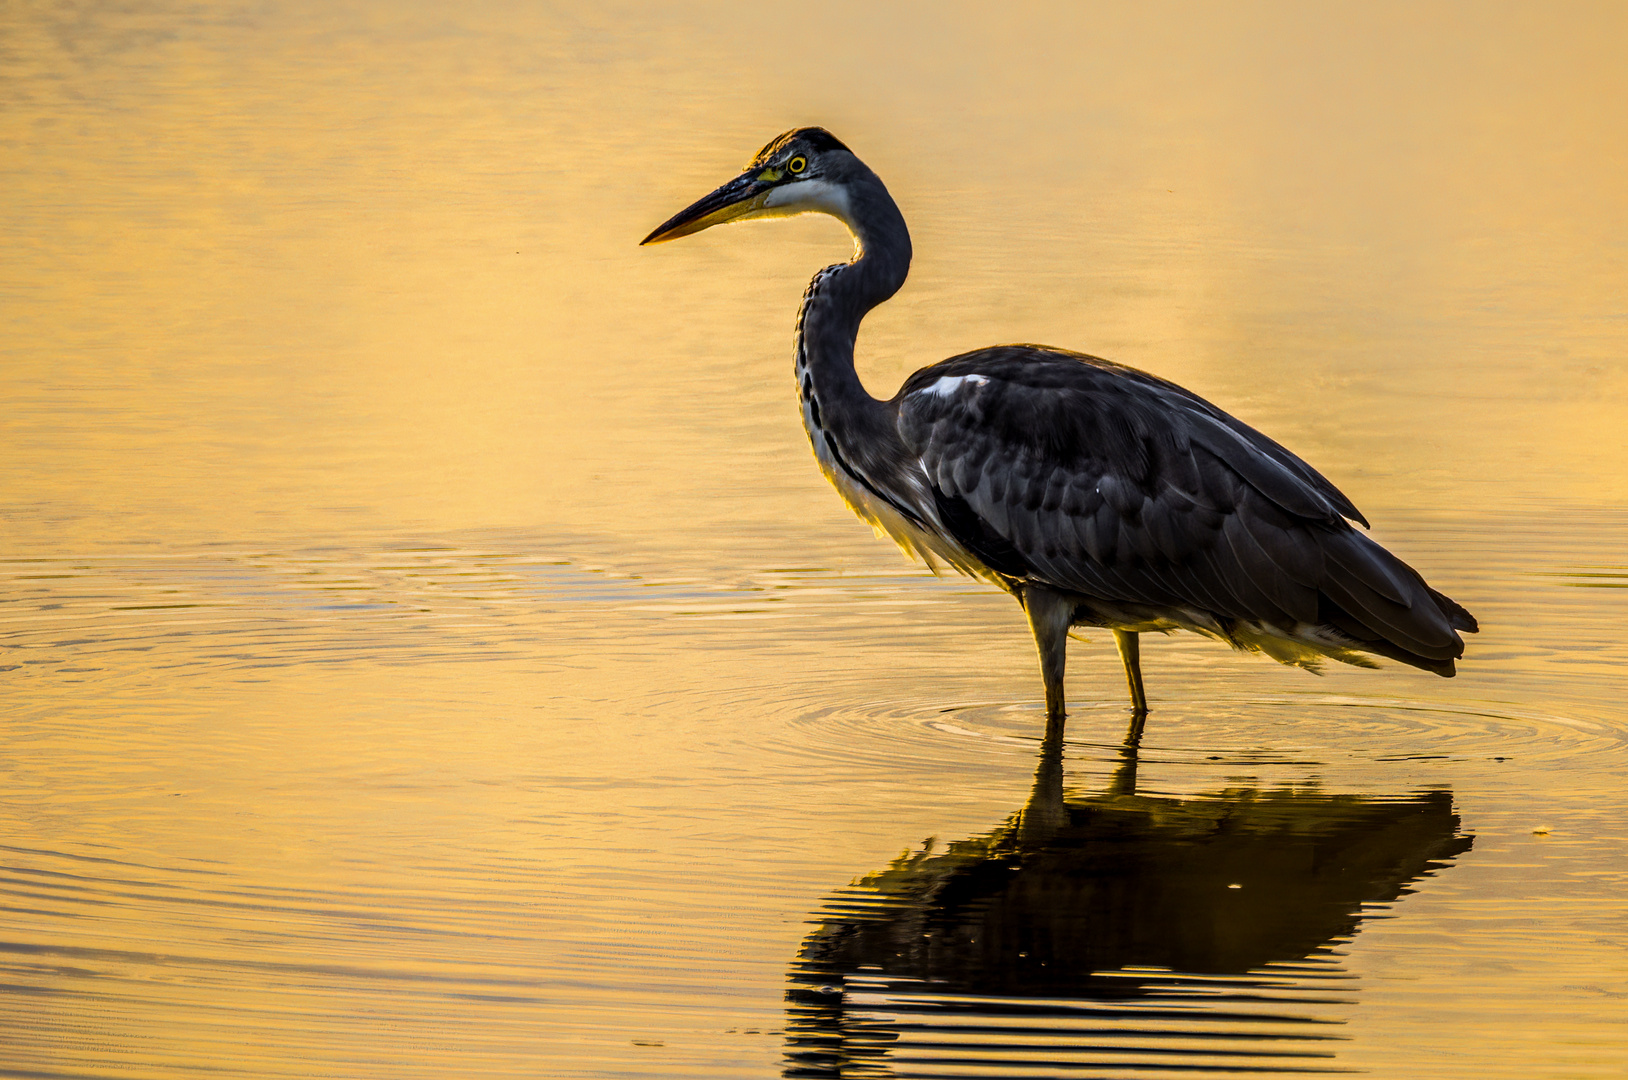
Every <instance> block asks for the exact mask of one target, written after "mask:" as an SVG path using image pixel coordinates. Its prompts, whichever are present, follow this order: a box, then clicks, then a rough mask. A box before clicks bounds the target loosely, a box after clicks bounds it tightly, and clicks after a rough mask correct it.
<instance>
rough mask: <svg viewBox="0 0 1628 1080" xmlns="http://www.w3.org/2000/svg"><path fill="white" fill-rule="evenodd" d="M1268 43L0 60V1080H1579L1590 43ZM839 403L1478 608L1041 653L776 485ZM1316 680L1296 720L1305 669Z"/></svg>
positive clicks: (488, 13)
mask: <svg viewBox="0 0 1628 1080" xmlns="http://www.w3.org/2000/svg"><path fill="white" fill-rule="evenodd" d="M1570 10H1571V14H1570V15H1569V16H1567V17H1558V16H1556V15H1555V14H1554V13H1552V12H1548V13H1542V14H1541V15H1540V14H1539V13H1537V12H1536V11H1535V9H1534V10H1533V11H1532V12H1531V13H1526V12H1523V11H1521V10H1518V9H1511V10H1501V9H1498V8H1495V7H1485V6H1482V7H1478V8H1477V11H1476V16H1475V19H1474V20H1473V22H1469V21H1466V18H1465V16H1464V12H1463V11H1462V10H1460V9H1457V8H1450V7H1441V8H1431V9H1418V8H1416V7H1414V6H1406V7H1395V8H1386V7H1383V6H1381V7H1378V8H1374V7H1371V6H1365V8H1364V10H1363V11H1362V12H1361V13H1360V14H1358V13H1356V12H1354V11H1353V12H1352V13H1349V14H1346V15H1323V16H1319V17H1316V18H1313V17H1311V16H1309V15H1307V14H1306V13H1305V12H1303V11H1302V10H1301V8H1299V7H1298V6H1294V5H1288V6H1281V7H1277V6H1261V7H1255V8H1245V7H1236V8H1230V9H1228V10H1227V11H1226V13H1225V15H1224V17H1223V15H1222V14H1220V13H1219V11H1218V12H1216V13H1209V14H1205V13H1199V12H1195V11H1194V10H1192V9H1189V8H1187V7H1185V6H1172V7H1169V8H1159V9H1144V10H1142V11H1141V12H1140V13H1138V14H1127V13H1126V12H1125V11H1123V10H1121V9H1120V7H1119V6H1117V5H1114V6H1102V7H1080V6H1078V5H1069V6H1067V7H1066V8H1060V9H1059V10H1057V11H1045V10H1040V9H1036V10H1034V11H1031V12H1030V13H1028V14H1026V15H1023V16H1020V17H1013V18H1006V19H1003V20H1001V21H1000V22H999V23H985V22H980V21H979V19H978V17H977V15H976V13H975V12H971V11H969V12H964V13H958V12H955V11H953V10H948V9H943V8H934V9H904V10H900V11H897V12H891V11H878V10H876V9H875V8H874V5H854V6H845V5H827V6H822V7H821V8H819V9H817V10H815V9H808V8H801V9H797V10H795V11H792V10H789V9H788V10H787V11H785V12H784V13H781V12H779V11H778V10H769V9H760V8H756V7H730V6H725V5H720V6H716V7H711V6H704V5H703V6H696V5H686V6H684V7H682V8H677V7H675V8H670V9H659V8H649V7H644V6H639V7H629V8H624V9H617V8H607V7H604V6H603V5H596V6H595V7H594V8H593V10H591V11H590V10H587V9H586V8H584V10H581V11H571V10H551V9H549V8H547V7H545V6H544V5H537V4H500V3H491V4H475V5H464V6H460V7H459V8H458V9H457V10H456V11H454V10H452V9H450V8H445V7H444V6H441V5H429V4H422V5H421V4H411V3H393V4H378V3H338V4H333V3H328V4H321V5H316V4H311V5H306V4H299V3H262V4H231V3H228V4H208V5H192V4H183V3H166V2H157V3H132V4H124V5H117V6H101V5H81V6H65V5H59V4H23V5H14V6H13V7H11V8H10V9H8V10H7V11H6V12H5V13H4V14H3V15H0V184H3V189H0V190H3V191H4V194H5V197H4V199H0V246H3V248H4V250H5V251H6V258H5V261H4V266H3V268H0V331H3V332H0V365H3V366H0V379H3V385H4V392H5V397H4V401H5V408H4V411H3V413H0V452H3V458H4V463H5V468H4V471H3V472H0V520H3V522H4V524H3V528H4V530H5V531H4V533H3V535H0V705H3V710H4V720H3V723H0V1076H18V1077H51V1078H70V1077H71V1078H82V1077H95V1078H108V1080H112V1078H119V1080H152V1078H166V1080H168V1078H178V1077H193V1076H201V1075H209V1076H221V1077H244V1078H251V1077H252V1078H271V1077H296V1076H331V1077H358V1078H360V1077H379V1078H398V1077H436V1078H440V1077H448V1076H458V1077H522V1076H524V1077H538V1076H548V1077H554V1076H558V1077H642V1076H685V1075H688V1076H697V1077H733V1076H740V1077H767V1076H782V1075H784V1076H801V1077H837V1076H842V1077H888V1076H896V1077H929V1076H931V1077H940V1076H942V1077H951V1076H979V1077H1061V1076H1093V1077H1099V1076H1100V1077H1115V1078H1129V1077H1146V1076H1158V1075H1171V1074H1175V1075H1232V1076H1252V1075H1280V1074H1289V1075H1299V1074H1309V1075H1317V1074H1324V1073H1332V1074H1346V1073H1367V1074H1369V1075H1376V1076H1384V1077H1442V1078H1458V1077H1464V1076H1484V1077H1511V1078H1516V1077H1519V1078H1529V1077H1618V1076H1621V1075H1623V1074H1624V1073H1625V1072H1628V796H1625V794H1624V793H1625V791H1628V704H1625V694H1624V687H1625V680H1624V677H1623V672H1624V670H1625V668H1628V641H1625V635H1624V630H1625V629H1628V466H1625V465H1624V462H1625V461H1628V435H1625V431H1628V194H1625V191H1624V188H1623V186H1622V183H1621V177H1622V176H1624V175H1628V115H1625V113H1628V105H1625V102H1628V69H1624V68H1623V66H1622V65H1621V63H1620V51H1621V50H1620V45H1621V43H1622V42H1623V41H1624V40H1628V21H1625V19H1624V16H1623V15H1622V13H1621V12H1620V11H1619V10H1617V9H1615V8H1614V7H1610V6H1606V7H1601V8H1598V9H1590V8H1587V7H1583V6H1578V7H1575V8H1572V9H1570ZM809 122H817V123H824V124H826V125H827V126H829V127H831V128H832V129H833V130H835V131H836V132H837V133H838V134H839V135H840V136H841V137H842V138H844V139H845V140H846V141H848V142H849V143H850V144H851V145H853V146H854V147H855V149H856V150H857V151H858V152H859V153H860V154H861V156H863V157H864V158H866V160H867V161H868V162H869V163H870V164H872V165H873V166H874V167H875V168H876V169H877V171H878V172H879V173H880V174H881V175H882V176H883V177H884V179H886V180H887V181H888V182H889V184H890V186H891V188H892V190H893V191H894V193H895V195H896V196H897V197H898V199H899V201H900V203H901V206H902V207H903V209H904V211H905V213H906V215H907V217H908V218H909V219H910V221H911V224H912V228H913V230H914V234H915V240H916V246H917V251H918V257H917V261H916V265H915V269H914V271H913V274H912V278H911V281H910V284H909V285H908V286H907V287H906V289H905V290H904V292H903V293H901V294H900V296H899V297H898V298H897V299H896V300H894V301H893V302H892V303H890V304H889V305H887V306H886V307H885V308H884V309H882V310H881V311H879V312H877V313H876V315H874V316H873V318H872V319H871V320H870V321H868V322H867V324H866V331H865V335H864V337H863V339H862V341H861V353H862V358H861V368H862V373H863V374H864V375H865V377H866V379H867V380H868V381H869V383H870V384H871V385H872V388H873V389H874V390H875V391H876V392H878V393H891V391H892V389H893V388H894V387H895V386H897V384H898V383H899V381H900V380H902V378H903V377H904V376H905V374H906V373H908V372H909V371H910V370H912V369H914V368H915V367H917V366H920V365H922V364H924V363H928V362H931V361H933V360H936V359H939V358H941V357H943V356H945V355H949V354H950V353H953V352H957V351H960V350H963V349H966V348H970V347H974V346H977V345H982V344H987V343H991V342H995V341H1002V340H1014V339H1015V340H1040V341H1047V342H1050V343H1054V344H1057V345H1061V346H1066V347H1073V348H1080V349H1085V350H1089V351H1092V352H1096V353H1100V354H1103V355H1107V356H1110V357H1113V358H1115V359H1119V360H1123V361H1126V362H1129V363H1133V364H1136V365H1138V366H1142V367H1145V368H1148V369H1150V370H1153V371H1156V372H1158V373H1159V374H1161V375H1165V376H1167V377H1170V378H1173V379H1176V380H1177V381H1180V382H1182V383H1184V384H1186V385H1188V386H1191V387H1193V388H1194V389H1196V390H1198V391H1199V392H1201V393H1204V394H1205V395H1206V396H1209V397H1210V398H1212V399H1213V400H1215V401H1217V402H1218V403H1219V404H1221V405H1223V406H1224V407H1227V408H1229V409H1231V410H1232V411H1234V412H1236V413H1237V414H1238V415H1240V416H1242V417H1243V418H1244V419H1246V420H1248V421H1250V422H1251V423H1254V424H1256V425H1257V426H1259V427H1261V428H1263V429H1265V430H1266V431H1268V432H1269V433H1271V434H1273V435H1274V436H1275V437H1277V438H1279V439H1280V440H1281V441H1283V442H1285V443H1287V444H1288V445H1289V446H1291V447H1292V448H1294V449H1296V450H1297V451H1298V452H1300V453H1301V454H1303V455H1304V456H1305V457H1307V458H1308V459H1309V460H1310V461H1312V462H1313V463H1314V464H1316V465H1318V466H1319V467H1320V468H1322V469H1323V470H1324V471H1325V472H1326V473H1327V474H1328V475H1329V476H1330V477H1331V478H1332V479H1333V480H1334V481H1335V482H1336V483H1337V484H1339V485H1340V486H1341V487H1342V488H1343V489H1344V490H1345V491H1346V492H1347V493H1348V494H1349V495H1351V496H1352V498H1353V499H1354V500H1355V501H1356V502H1357V504H1358V505H1359V506H1360V507H1361V508H1362V509H1363V510H1364V511H1365V512H1366V513H1367V514H1368V516H1369V517H1370V519H1372V520H1373V521H1374V522H1375V523H1376V528H1375V535H1376V536H1377V538H1378V539H1380V540H1381V541H1382V542H1384V543H1386V544H1387V545H1389V546H1391V547H1392V548H1393V549H1394V550H1396V551H1398V552H1399V553H1400V554H1402V555H1403V556H1404V557H1405V558H1407V559H1408V560H1409V561H1411V562H1413V563H1414V564H1415V565H1417V566H1419V567H1420V568H1421V569H1422V570H1423V571H1424V572H1425V573H1426V574H1427V576H1428V577H1429V578H1430V580H1431V581H1432V583H1434V584H1436V585H1437V586H1438V587H1440V588H1442V589H1443V590H1444V591H1446V592H1448V593H1449V594H1450V595H1452V596H1454V597H1455V598H1457V599H1459V600H1461V601H1463V602H1464V603H1465V604H1466V606H1468V607H1469V608H1470V609H1471V610H1472V611H1474V612H1475V613H1476V614H1477V616H1479V617H1480V619H1481V623H1482V626H1483V628H1484V629H1483V632H1482V633H1481V634H1480V635H1479V636H1478V637H1476V638H1473V639H1471V642H1470V646H1469V651H1468V655H1467V657H1466V660H1465V661H1464V663H1463V664H1462V666H1461V674H1460V676H1459V677H1458V678H1456V679H1453V680H1441V679H1437V678H1435V677H1433V676H1430V675H1426V674H1423V673H1420V672H1415V671H1411V670H1402V669H1399V668H1398V667H1396V666H1395V665H1388V666H1387V667H1386V669H1385V670H1384V671H1381V672H1364V671H1355V670H1345V669H1341V670H1331V671H1329V672H1328V674H1327V675H1326V676H1324V677H1322V678H1316V677H1312V676H1309V675H1307V674H1305V673H1304V672H1300V671H1296V670H1290V669H1285V668H1280V667H1278V666H1276V665H1272V664H1270V663H1269V662H1267V661H1264V660H1261V659H1259V658H1248V657H1239V656H1233V655H1231V654H1230V653H1228V652H1227V650H1225V649H1224V648H1222V647H1220V646H1217V645H1215V644H1214V643H1210V642H1206V641H1202V640H1199V639H1196V638H1170V639H1159V640H1153V641H1149V642H1147V647H1146V648H1145V649H1144V654H1143V665H1144V671H1145V673H1146V675H1147V678H1148V689H1149V694H1150V697H1151V699H1152V702H1153V707H1154V712H1153V713H1152V716H1151V718H1150V720H1149V725H1148V730H1147V735H1146V737H1145V739H1144V742H1143V745H1142V749H1141V752H1140V754H1139V755H1137V756H1135V757H1127V756H1126V754H1125V753H1124V752H1123V751H1122V750H1121V749H1120V748H1119V746H1118V742H1119V737H1120V734H1121V732H1122V731H1123V728H1124V724H1125V720H1126V716H1125V713H1124V712H1123V702H1122V700H1121V699H1122V697H1123V689H1122V675H1121V673H1120V670H1119V665H1118V660H1117V658H1116V657H1115V655H1114V651H1113V649H1112V643H1111V641H1109V640H1107V639H1106V637H1105V635H1100V634H1098V635H1092V637H1093V640H1092V641H1091V642H1090V643H1089V644H1076V645H1075V646H1074V648H1073V651H1072V656H1071V663H1070V684H1069V685H1070V690H1071V692H1072V695H1073V698H1074V701H1073V704H1072V719H1071V721H1070V725H1069V730H1068V738H1067V741H1066V742H1065V743H1064V744H1062V745H1047V746H1043V745H1042V744H1041V739H1040V735H1041V731H1042V727H1043V725H1042V722H1041V719H1042V718H1041V709H1040V703H1039V694H1040V688H1039V680H1038V676H1037V673H1036V672H1035V670H1034V668H1035V665H1034V661H1033V656H1032V646H1031V644H1030V642H1029V640H1028V636H1027V631H1026V630H1025V629H1024V627H1023V624H1022V621H1021V618H1020V617H1019V613H1018V611H1017V609H1016V607H1015V605H1013V604H1012V602H1011V601H1010V600H1009V599H1008V598H1006V597H1003V596H999V595H994V594H992V592H991V591H990V590H988V589H987V588H984V587H982V586H978V585H976V584H973V583H970V582H966V581H960V580H953V579H943V580H941V579H934V578H933V577H931V576H930V575H929V574H927V573H926V571H925V570H922V569H921V568H919V567H914V566H912V565H910V564H909V563H907V562H905V561H903V560H902V559H901V558H900V557H899V555H898V554H897V553H896V552H895V551H893V550H892V549H891V548H890V547H888V546H887V545H884V544H882V543H880V542H878V541H876V540H875V539H874V538H872V537H871V536H870V535H869V532H868V530H867V529H865V527H864V526H863V525H861V524H860V523H858V522H857V521H855V520H853V519H852V518H850V517H849V516H848V514H847V511H846V510H844V509H843V508H842V506H841V505H840V503H839V502H838V500H837V499H836V497H835V496H834V495H833V494H832V493H831V492H830V491H829V490H827V489H826V488H825V486H824V483H823V481H821V480H820V479H819V477H818V475H817V474H816V472H815V470H814V468H813V464H812V462H811V461H810V459H809V455H808V451H807V444H806V441H805V440H804V437H803V434H802V432H801V430H800V428H799V425H798V420H797V416H796V410H795V407H794V405H793V404H792V386H791V380H790V367H791V364H790V357H789V336H790V327H791V323H792V318H793V315H794V312H795V308H796V304H797V300H798V297H799V296H800V294H801V290H802V287H803V285H804V283H805V282H806V280H807V278H808V276H809V275H810V274H811V273H812V272H813V271H814V270H816V269H818V268H819V267H821V266H823V265H825V264H826V263H829V262H831V261H834V260H835V259H838V258H841V257H842V256H843V255H844V254H845V252H846V249H847V243H846V240H845V238H844V237H843V235H842V233H841V231H840V229H839V228H838V227H837V226H835V225H834V224H833V223H831V222H829V221H823V220H809V219H799V220H796V221H792V222H778V223H773V224H771V225H766V226H760V227H753V228H741V229H735V230H717V231H715V232H712V233H708V234H706V235H704V236H701V237H697V238H695V239H693V240H688V241H685V242H684V243H683V244H678V245H673V246H670V247H664V248H660V249H655V250H639V249H637V248H636V247H635V246H634V244H635V242H636V241H637V239H638V238H639V237H641V236H643V235H644V234H645V233H646V232H647V231H648V230H649V229H650V228H651V227H652V226H653V225H655V224H656V223H658V222H660V221H662V220H663V219H665V218H666V217H667V216H669V215H670V214H671V213H672V212H673V211H675V210H677V209H679V208H680V207H682V206H683V205H685V204H687V203H688V202H689V201H690V200H692V199H693V198H695V197H696V196H698V195H700V194H703V193H705V192H706V191H708V190H710V189H711V188H712V187H713V186H714V185H715V184H717V183H718V182H721V181H722V180H724V179H727V178H728V177H730V176H732V175H734V170H735V169H736V168H737V167H738V166H739V165H740V164H741V163H742V162H743V161H744V160H745V159H746V157H747V156H749V155H750V153H751V152H752V151H754V150H755V149H756V148H757V146H759V145H760V144H761V143H762V142H763V141H764V140H766V139H767V138H768V137H770V136H771V135H773V134H775V133H777V132H778V131H780V130H783V129H784V128H787V127H790V126H793V125H794V124H799V123H809ZM1336 666H1337V665H1336Z"/></svg>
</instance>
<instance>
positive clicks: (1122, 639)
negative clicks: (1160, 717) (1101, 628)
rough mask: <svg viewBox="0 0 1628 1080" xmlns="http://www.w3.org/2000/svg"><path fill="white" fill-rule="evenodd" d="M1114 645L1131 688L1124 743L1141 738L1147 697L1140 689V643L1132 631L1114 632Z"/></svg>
mask: <svg viewBox="0 0 1628 1080" xmlns="http://www.w3.org/2000/svg"><path fill="white" fill-rule="evenodd" d="M1114 644H1115V645H1118V646H1119V658H1120V659H1121V660H1123V661H1124V662H1125V681H1126V682H1128V683H1130V687H1131V731H1130V733H1129V734H1127V735H1126V736H1125V741H1126V742H1132V741H1133V736H1134V738H1135V739H1140V738H1141V737H1142V721H1143V720H1145V719H1147V714H1148V696H1147V692H1146V691H1144V690H1143V689H1142V643H1141V641H1140V640H1138V638H1137V636H1136V631H1134V630H1115V631H1114Z"/></svg>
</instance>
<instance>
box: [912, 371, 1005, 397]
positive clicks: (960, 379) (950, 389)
mask: <svg viewBox="0 0 1628 1080" xmlns="http://www.w3.org/2000/svg"><path fill="white" fill-rule="evenodd" d="M988 381H989V379H988V378H987V377H986V376H983V375H945V376H944V377H943V378H941V379H939V380H938V381H937V382H935V383H934V384H933V385H931V386H929V387H926V388H924V389H921V390H917V391H916V393H918V394H933V395H934V396H936V397H943V398H947V397H949V396H951V395H952V394H954V393H955V392H956V391H957V390H959V389H961V387H963V386H982V385H983V384H984V383H986V382H988Z"/></svg>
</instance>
